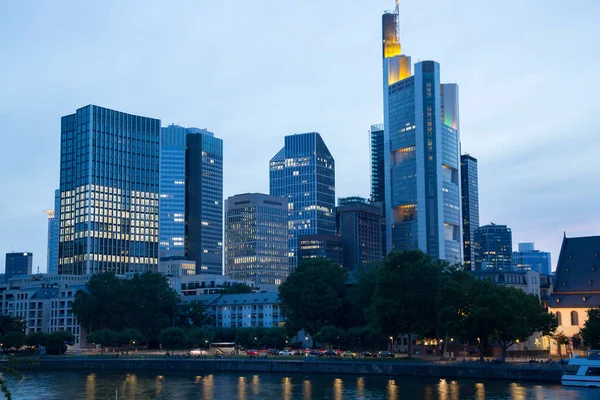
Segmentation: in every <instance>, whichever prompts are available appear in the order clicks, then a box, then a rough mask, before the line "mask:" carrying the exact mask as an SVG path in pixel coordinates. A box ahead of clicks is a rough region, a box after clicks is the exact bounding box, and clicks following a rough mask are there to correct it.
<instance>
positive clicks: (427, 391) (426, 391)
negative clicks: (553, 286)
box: [423, 385, 435, 400]
mask: <svg viewBox="0 0 600 400" xmlns="http://www.w3.org/2000/svg"><path fill="white" fill-rule="evenodd" d="M433 392H434V389H433V386H431V385H425V387H424V388H423V395H424V397H423V398H424V399H425V400H433V399H434V398H435V397H434V395H433Z"/></svg>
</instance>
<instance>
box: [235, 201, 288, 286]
mask: <svg viewBox="0 0 600 400" xmlns="http://www.w3.org/2000/svg"><path fill="white" fill-rule="evenodd" d="M225 210H226V211H225V275H228V276H229V277H230V278H231V279H233V280H241V281H246V282H254V283H255V284H256V285H257V286H258V287H259V288H260V289H261V290H266V291H269V292H270V291H277V287H278V286H279V285H280V284H281V283H282V282H283V281H285V279H286V278H287V276H288V274H289V268H290V266H289V260H288V203H287V199H286V198H284V197H276V196H270V195H268V194H262V193H246V194H238V195H236V196H231V197H229V198H228V199H227V200H226V201H225Z"/></svg>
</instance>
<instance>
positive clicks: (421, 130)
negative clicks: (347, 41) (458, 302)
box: [382, 7, 462, 263]
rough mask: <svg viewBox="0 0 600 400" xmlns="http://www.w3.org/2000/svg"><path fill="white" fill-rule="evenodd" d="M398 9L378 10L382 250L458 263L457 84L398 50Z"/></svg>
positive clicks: (436, 67)
mask: <svg viewBox="0 0 600 400" xmlns="http://www.w3.org/2000/svg"><path fill="white" fill-rule="evenodd" d="M398 14H399V13H398V8H397V7H396V11H395V12H394V13H385V14H384V15H383V19H382V22H383V93H384V99H383V105H384V124H383V125H384V146H385V149H384V165H385V173H384V175H385V204H386V210H385V214H386V230H387V234H386V236H387V238H386V240H387V250H388V251H392V250H400V251H402V250H414V249H420V250H422V251H423V252H425V253H427V254H429V255H430V256H431V257H432V258H434V259H444V260H447V261H449V262H452V263H459V262H462V239H461V235H462V221H461V209H460V205H461V203H460V169H459V142H460V134H459V118H458V115H459V113H458V86H457V85H456V84H441V83H440V66H439V64H438V63H436V62H434V61H423V62H419V63H417V64H415V71H414V75H412V74H411V61H410V57H407V56H405V55H403V54H402V49H401V46H400V38H399V29H398V17H399V15H398Z"/></svg>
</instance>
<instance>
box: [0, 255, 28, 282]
mask: <svg viewBox="0 0 600 400" xmlns="http://www.w3.org/2000/svg"><path fill="white" fill-rule="evenodd" d="M32 269H33V253H6V264H5V269H4V279H5V281H6V282H8V280H9V279H10V278H12V277H13V276H15V275H31V273H32V272H33V271H32Z"/></svg>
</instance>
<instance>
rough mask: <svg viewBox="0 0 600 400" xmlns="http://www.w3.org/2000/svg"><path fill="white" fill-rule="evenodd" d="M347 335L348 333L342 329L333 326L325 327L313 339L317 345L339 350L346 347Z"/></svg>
mask: <svg viewBox="0 0 600 400" xmlns="http://www.w3.org/2000/svg"><path fill="white" fill-rule="evenodd" d="M347 335H348V332H346V331H345V330H344V329H342V328H339V327H337V326H335V325H326V326H324V327H322V328H321V329H320V330H319V332H317V333H316V334H315V336H314V338H313V339H314V340H315V341H317V342H319V344H321V345H325V346H328V347H329V348H333V347H335V348H340V347H346V342H347V340H346V337H347Z"/></svg>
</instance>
